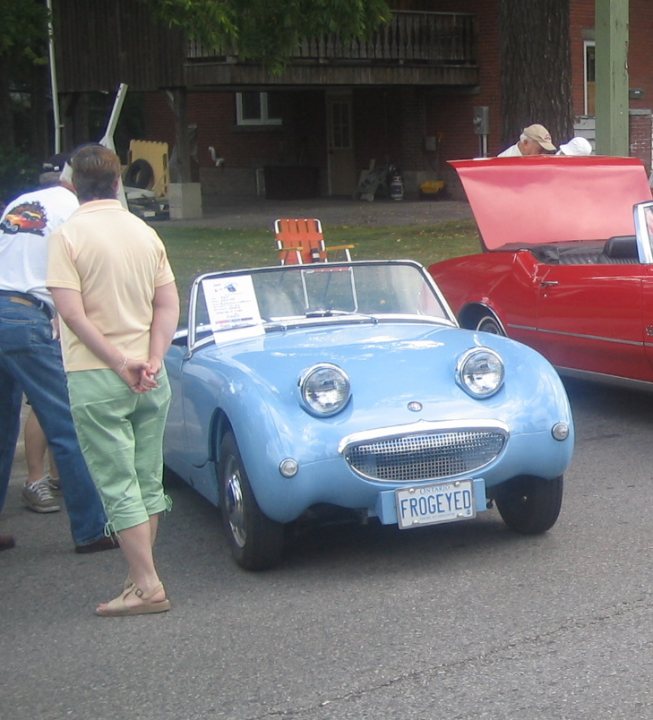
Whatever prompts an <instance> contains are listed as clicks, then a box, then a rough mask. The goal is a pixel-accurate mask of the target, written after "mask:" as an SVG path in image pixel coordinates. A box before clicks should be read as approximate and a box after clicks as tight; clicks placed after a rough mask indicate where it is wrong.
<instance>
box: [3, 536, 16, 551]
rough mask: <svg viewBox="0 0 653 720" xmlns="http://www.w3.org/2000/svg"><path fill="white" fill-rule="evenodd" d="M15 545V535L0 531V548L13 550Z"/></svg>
mask: <svg viewBox="0 0 653 720" xmlns="http://www.w3.org/2000/svg"><path fill="white" fill-rule="evenodd" d="M14 545H16V540H15V538H14V536H13V535H5V534H3V533H0V550H11V548H12V547H14Z"/></svg>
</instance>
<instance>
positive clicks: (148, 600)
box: [95, 583, 170, 617]
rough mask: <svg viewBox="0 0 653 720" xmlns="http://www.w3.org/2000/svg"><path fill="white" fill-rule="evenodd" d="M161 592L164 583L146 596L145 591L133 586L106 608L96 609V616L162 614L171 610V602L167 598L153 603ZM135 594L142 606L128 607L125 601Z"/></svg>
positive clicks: (105, 606)
mask: <svg viewBox="0 0 653 720" xmlns="http://www.w3.org/2000/svg"><path fill="white" fill-rule="evenodd" d="M160 590H163V583H159V584H158V585H157V586H156V587H155V588H154V589H153V590H152V591H151V592H150V593H148V594H147V595H145V594H144V593H143V591H142V590H141V589H140V588H138V587H136V585H134V584H133V583H132V585H131V586H130V587H128V588H125V590H123V592H122V593H120V595H119V596H118V597H116V598H114V599H113V600H111V601H110V602H108V603H107V604H106V605H104V606H100V607H98V608H96V610H95V614H96V615H99V616H100V617H126V616H127V615H150V614H153V613H162V612H167V611H168V610H170V600H168V598H165V599H163V600H157V601H156V602H153V601H152V597H153V596H154V595H156V594H157V593H158V592H159V591H160ZM131 593H134V595H136V597H137V598H140V600H142V603H141V604H140V605H127V604H126V603H125V599H126V598H127V597H128V596H129V595H131Z"/></svg>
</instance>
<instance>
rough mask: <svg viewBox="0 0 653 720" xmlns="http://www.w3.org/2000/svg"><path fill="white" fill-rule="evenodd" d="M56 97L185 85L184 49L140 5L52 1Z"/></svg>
mask: <svg viewBox="0 0 653 720" xmlns="http://www.w3.org/2000/svg"><path fill="white" fill-rule="evenodd" d="M52 5H53V8H52V10H53V25H54V35H55V52H56V63H57V80H58V83H59V91H60V92H62V93H67V92H86V91H97V90H100V91H102V90H106V91H114V90H115V89H116V88H117V87H118V85H119V84H120V83H121V82H124V83H127V84H128V85H129V87H130V89H131V90H156V89H158V88H162V87H179V86H182V85H183V84H184V78H183V59H184V57H185V53H186V46H185V42H184V39H183V36H182V35H181V33H179V32H175V31H171V30H169V29H168V28H166V27H165V26H163V25H160V24H156V23H155V22H154V21H153V19H152V13H151V11H150V10H149V9H148V6H147V4H145V3H143V2H141V1H140V0H53V3H52Z"/></svg>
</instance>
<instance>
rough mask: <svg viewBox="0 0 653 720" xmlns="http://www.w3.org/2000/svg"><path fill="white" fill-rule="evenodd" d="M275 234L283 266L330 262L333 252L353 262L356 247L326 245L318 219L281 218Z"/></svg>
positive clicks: (275, 226)
mask: <svg viewBox="0 0 653 720" xmlns="http://www.w3.org/2000/svg"><path fill="white" fill-rule="evenodd" d="M274 232H275V235H276V241H277V251H278V253H279V262H280V263H281V264H282V265H308V264H310V263H316V262H328V260H329V253H331V252H342V253H344V255H345V258H346V259H347V260H351V253H350V250H351V249H352V248H353V247H354V246H353V245H330V246H327V245H325V242H324V234H323V233H322V223H321V222H320V221H319V220H318V219H317V218H279V219H278V220H275V221H274Z"/></svg>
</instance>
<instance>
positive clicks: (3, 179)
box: [0, 145, 39, 207]
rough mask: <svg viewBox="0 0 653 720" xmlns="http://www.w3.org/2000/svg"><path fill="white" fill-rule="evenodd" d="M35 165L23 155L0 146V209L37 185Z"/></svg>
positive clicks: (12, 149)
mask: <svg viewBox="0 0 653 720" xmlns="http://www.w3.org/2000/svg"><path fill="white" fill-rule="evenodd" d="M38 175H39V171H38V169H37V167H36V164H35V163H34V162H33V161H32V160H31V159H30V158H29V157H28V156H27V155H25V154H24V153H22V152H20V151H19V150H16V149H15V148H9V147H7V146H5V145H0V207H3V206H4V205H6V204H7V203H8V202H9V201H10V200H12V199H13V198H15V197H16V196H17V195H20V194H21V193H23V192H25V191H27V190H33V189H34V188H35V187H36V186H37V185H38Z"/></svg>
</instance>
